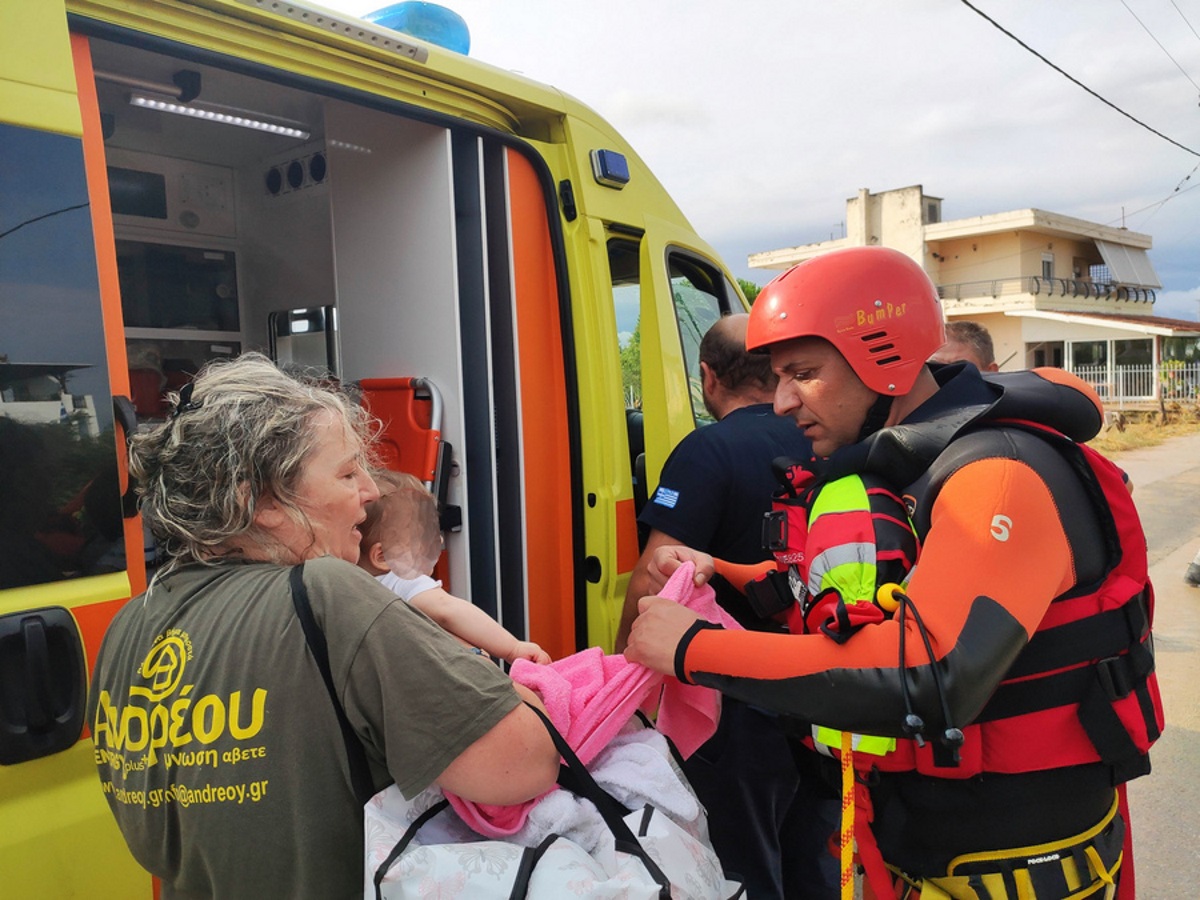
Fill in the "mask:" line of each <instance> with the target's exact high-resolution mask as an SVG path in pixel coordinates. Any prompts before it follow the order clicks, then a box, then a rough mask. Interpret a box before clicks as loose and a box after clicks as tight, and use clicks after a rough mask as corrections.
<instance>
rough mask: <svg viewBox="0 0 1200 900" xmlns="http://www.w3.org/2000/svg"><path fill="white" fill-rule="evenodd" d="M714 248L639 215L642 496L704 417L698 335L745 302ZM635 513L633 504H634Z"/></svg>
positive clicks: (651, 496) (651, 497) (651, 498)
mask: <svg viewBox="0 0 1200 900" xmlns="http://www.w3.org/2000/svg"><path fill="white" fill-rule="evenodd" d="M715 258H716V256H715V254H714V253H713V252H712V250H711V249H709V248H708V247H706V246H703V245H701V244H699V243H698V242H697V241H696V238H695V236H694V235H691V234H689V233H688V232H686V231H684V230H683V229H681V228H679V227H678V226H673V225H671V224H669V223H667V222H662V221H660V220H653V219H648V220H647V229H646V234H645V236H644V237H643V238H642V241H641V250H640V260H639V262H640V272H641V286H642V287H641V297H640V301H641V315H640V323H641V325H640V332H641V333H640V343H641V409H642V414H643V415H642V428H643V434H644V448H645V449H644V452H645V461H644V466H642V467H641V468H642V469H644V472H639V473H637V475H638V477H641V478H644V489H645V501H644V502H646V503H653V502H655V489H656V488H657V486H658V478H659V475H660V474H661V473H662V467H663V464H664V463H665V462H666V460H667V457H668V456H669V455H670V453H671V450H672V449H674V447H675V445H676V444H678V443H679V441H680V440H682V439H683V437H684V436H685V435H687V434H688V433H689V432H690V431H692V429H693V428H695V427H697V426H698V425H705V424H707V423H709V422H711V421H712V418H711V416H710V415H709V413H708V411H707V410H706V409H705V407H704V397H703V393H702V391H701V380H700V355H699V350H700V339H701V338H702V337H704V333H705V332H706V331H708V329H709V327H710V326H711V325H712V324H713V323H714V322H716V321H717V319H719V318H720V317H721V316H722V315H726V314H729V313H731V312H740V311H743V310H744V309H745V301H744V300H743V299H742V297H741V295H740V294H739V293H738V291H737V288H736V287H734V285H733V282H732V280H731V279H730V278H729V276H728V275H727V274H726V273H725V271H724V270H723V268H722V267H721V266H720V265H718V264H717V263H715V262H714V261H713V260H714V259H715ZM638 511H639V512H640V509H639V510H638Z"/></svg>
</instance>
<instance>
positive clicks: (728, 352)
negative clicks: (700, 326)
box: [700, 316, 779, 391]
mask: <svg viewBox="0 0 1200 900" xmlns="http://www.w3.org/2000/svg"><path fill="white" fill-rule="evenodd" d="M728 319H729V316H723V317H722V318H720V319H718V320H717V321H716V322H715V323H713V325H712V327H711V328H709V329H708V331H707V332H705V334H704V337H703V338H701V339H700V362H702V363H706V364H707V365H708V367H709V368H710V369H712V370H713V373H714V374H715V375H716V376H717V380H718V381H720V382H721V384H722V385H723V386H724V387H725V388H727V389H728V390H731V391H741V390H744V389H746V388H759V389H765V390H774V389H775V384H776V382H777V381H778V380H779V378H778V377H777V376H776V375H775V373H774V372H772V371H771V357H769V356H766V355H764V354H759V353H750V352H748V351H747V350H746V342H745V333H746V332H745V329H740V330H739V329H735V328H731V327H730V325H729V322H728Z"/></svg>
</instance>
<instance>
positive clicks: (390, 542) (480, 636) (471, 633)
mask: <svg viewBox="0 0 1200 900" xmlns="http://www.w3.org/2000/svg"><path fill="white" fill-rule="evenodd" d="M375 481H376V483H377V484H378V485H379V494H380V496H379V499H378V500H376V501H375V502H374V503H371V504H370V505H368V506H367V518H366V521H364V522H363V523H362V525H361V526H359V527H360V529H361V530H362V536H363V537H362V545H361V552H360V554H359V558H358V564H359V566H361V567H362V568H364V569H366V570H367V571H368V572H370V573H371V574H372V575H374V576H375V577H376V578H377V579H379V581H380V583H382V584H383V585H384V586H385V587H387V588H389V589H390V590H392V591H393V592H395V593H396V594H398V595H399V596H401V597H403V598H404V600H405V601H406V602H408V603H411V604H412V605H413V606H415V607H416V608H417V609H419V610H420V611H421V612H423V613H425V615H427V616H429V618H431V619H433V620H434V621H435V622H437V623H438V624H439V625H441V626H442V627H443V628H445V629H446V630H447V631H449V632H450V633H451V634H453V635H454V636H455V637H457V638H458V639H459V640H461V641H462V642H463V643H465V644H467V645H468V646H471V647H476V648H478V649H480V650H482V651H484V652H486V653H487V654H488V655H489V656H493V657H496V658H498V659H503V660H505V661H507V662H513V661H515V660H518V659H527V660H530V661H531V662H535V663H548V662H550V655H549V654H548V653H546V651H545V650H543V649H542V648H541V647H539V646H538V645H537V644H535V643H533V642H532V641H522V640H518V639H517V638H516V637H515V636H514V635H513V634H511V633H510V632H509V631H508V630H507V629H505V628H504V627H503V626H502V625H501V624H500V623H499V622H497V621H495V620H494V619H492V618H491V617H490V616H489V615H488V614H487V613H485V612H484V611H483V610H482V609H480V608H479V607H477V606H473V605H471V604H470V603H468V602H467V601H466V600H463V599H462V598H461V597H455V596H453V595H452V594H448V593H447V592H446V591H444V590H442V583H441V582H440V581H435V580H434V579H433V578H432V577H430V574H429V573H430V572H432V571H433V566H434V563H436V562H437V559H438V557H439V556H440V555H441V553H442V532H441V529H440V528H439V526H438V514H437V501H436V500H435V499H434V497H433V495H432V494H431V493H430V492H429V491H428V490H426V488H425V486H424V485H423V484H422V483H421V482H420V481H419V480H418V479H417V478H415V477H414V476H412V475H408V474H406V473H403V472H391V471H382V472H376V473H375Z"/></svg>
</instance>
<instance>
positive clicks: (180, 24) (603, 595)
mask: <svg viewBox="0 0 1200 900" xmlns="http://www.w3.org/2000/svg"><path fill="white" fill-rule="evenodd" d="M0 20H2V22H3V28H2V29H0V160H3V165H2V166H0V528H2V529H3V530H2V532H0V896H3V897H4V898H13V900H17V898H56V900H57V898H66V897H89V898H108V897H112V898H131V897H140V896H147V897H149V896H152V895H153V893H154V891H155V886H154V885H153V883H152V879H151V878H150V877H149V876H148V875H147V874H146V873H145V872H143V871H142V870H141V869H139V868H138V867H137V866H136V865H135V864H134V862H133V861H132V859H131V858H130V857H129V855H128V852H127V851H126V850H125V847H124V844H123V842H122V840H121V838H120V835H119V834H118V832H117V831H116V828H115V826H114V824H113V821H112V817H111V815H110V814H109V812H108V809H107V807H106V804H105V801H104V799H103V797H102V795H101V793H100V790H99V786H98V781H97V778H96V772H95V763H94V760H93V754H92V747H91V741H90V736H89V732H88V728H87V724H86V723H85V722H84V721H83V709H84V698H85V695H86V691H87V684H88V676H89V673H90V670H91V666H92V663H93V661H94V659H95V654H96V652H97V649H98V647H99V643H100V640H101V637H102V635H103V633H104V630H105V627H106V625H107V623H108V621H109V620H110V619H111V617H112V615H113V613H114V612H115V611H116V610H117V609H118V608H119V607H120V605H121V604H122V603H124V602H126V601H127V600H128V598H129V597H131V596H135V595H137V594H138V593H139V592H140V591H141V590H142V589H143V588H144V586H145V583H146V579H147V573H148V572H152V571H153V567H154V566H155V565H156V563H157V562H158V560H157V559H156V551H155V547H154V544H153V541H152V539H150V538H148V537H147V536H145V535H143V530H142V527H141V523H140V521H139V518H138V516H137V512H136V502H135V496H134V494H133V492H132V490H131V489H130V486H129V484H128V479H127V477H126V472H125V468H124V461H123V447H124V440H125V438H126V436H127V435H128V434H129V433H131V432H132V431H133V430H134V429H136V428H139V427H145V425H146V423H151V424H152V423H153V422H155V421H156V420H161V419H162V418H163V417H164V416H165V415H166V414H167V413H168V412H169V406H168V405H167V402H166V400H165V399H164V398H165V395H166V394H167V393H169V392H170V391H171V390H175V389H177V388H179V387H180V386H182V385H183V384H186V383H187V380H188V378H189V377H190V375H191V374H193V373H194V372H195V371H196V370H197V368H198V367H199V366H201V365H202V364H203V363H204V362H206V361H208V360H210V359H213V358H217V357H222V356H229V355H234V354H237V353H240V352H244V351H247V350H251V349H255V350H262V351H264V352H268V353H270V354H272V355H273V357H274V358H275V359H276V360H277V361H278V362H279V363H280V365H283V366H291V367H297V368H303V369H306V370H310V371H311V370H317V371H320V372H321V373H323V374H324V375H326V376H327V377H330V378H336V379H339V380H340V381H341V382H343V383H345V384H348V385H361V386H362V387H363V390H364V395H365V397H366V399H365V400H364V402H370V403H371V404H372V408H373V409H377V410H378V411H379V412H380V414H381V418H388V419H389V421H390V420H391V419H394V420H395V424H396V428H397V430H396V431H395V432H394V434H393V437H394V438H395V440H394V441H393V445H392V451H393V452H394V454H398V455H399V456H401V457H402V456H404V455H405V454H407V453H409V447H410V443H409V442H410V441H411V440H413V438H411V436H410V435H409V433H408V432H405V431H404V429H403V428H402V427H401V426H402V425H403V423H402V422H401V420H402V419H405V418H406V417H407V419H410V420H412V422H410V424H413V423H415V425H414V427H415V431H416V433H417V434H418V435H419V436H420V435H424V436H425V437H430V436H431V437H432V440H431V441H430V442H429V443H428V445H427V446H428V448H429V455H428V456H427V457H426V456H425V455H422V456H421V459H419V460H417V465H416V468H418V469H419V468H421V467H422V466H424V465H425V464H426V463H428V467H429V471H428V473H427V474H428V477H427V478H426V480H427V481H429V482H430V483H431V485H432V486H433V487H434V488H435V490H437V491H438V493H439V499H440V501H441V503H442V509H443V525H444V527H445V528H446V529H447V548H448V552H447V557H446V560H445V563H444V565H445V570H444V572H445V576H446V578H447V579H448V580H449V582H450V586H451V588H452V589H453V590H454V591H455V592H456V593H459V594H462V595H464V596H468V597H470V598H471V599H472V601H473V602H474V603H476V604H477V605H479V606H481V607H482V608H484V609H485V610H487V611H488V612H489V613H491V614H493V615H495V616H496V617H497V618H498V619H499V620H500V621H501V622H502V623H503V624H504V625H506V626H507V627H508V628H509V629H510V630H512V631H514V632H516V633H518V634H525V635H528V636H529V637H530V638H531V639H533V640H536V641H538V642H539V643H540V644H541V645H542V646H543V647H545V648H546V649H547V650H549V651H550V652H551V653H552V654H553V655H554V656H556V657H557V656H560V655H564V654H567V653H570V652H573V651H575V650H577V649H580V648H583V647H586V646H592V645H600V646H611V643H612V639H613V636H614V634H615V630H616V626H617V622H618V620H619V614H620V607H621V601H622V598H623V596H624V591H625V586H626V584H627V583H628V577H629V572H630V570H631V569H632V567H633V564H634V562H635V561H636V559H637V556H638V552H639V543H638V533H637V528H636V523H635V517H636V512H637V509H638V504H639V503H640V502H644V497H645V489H646V486H647V485H653V484H654V483H655V481H656V479H657V475H658V472H659V471H660V469H661V466H662V464H663V462H664V460H665V458H666V455H667V453H668V452H669V450H670V449H671V447H673V446H674V444H675V443H676V442H677V441H678V440H679V439H680V438H681V437H682V436H683V435H684V434H686V433H687V432H688V431H689V430H691V429H692V428H693V427H695V424H696V422H697V421H698V419H699V418H700V417H702V416H703V415H704V411H703V407H702V405H701V403H700V399H699V392H698V390H697V385H698V378H699V371H698V360H697V344H698V342H699V338H700V336H701V335H702V334H703V332H704V331H705V330H706V329H707V327H708V325H709V324H711V323H712V322H713V321H714V320H715V319H716V318H717V317H718V316H719V315H721V314H722V313H724V312H729V311H732V310H735V309H742V308H744V305H745V301H744V299H743V297H742V295H741V294H740V292H739V290H738V288H737V287H736V285H735V282H734V280H733V279H732V278H731V277H730V275H729V274H728V271H727V270H726V268H725V267H724V266H723V265H722V263H721V262H720V260H719V259H718V257H717V256H716V254H715V253H714V252H713V250H712V249H711V248H710V247H709V246H708V245H707V244H705V243H704V242H703V241H702V240H701V239H700V238H699V237H698V236H697V235H696V234H695V233H694V232H693V230H692V228H691V227H690V226H689V224H688V222H687V220H686V219H685V217H684V216H683V214H682V213H681V212H680V210H679V209H678V208H677V206H676V205H675V203H674V202H673V201H672V200H671V198H670V197H669V196H668V195H667V193H666V192H665V191H664V190H663V188H662V186H661V185H660V184H659V182H658V181H657V180H656V179H655V177H654V176H653V175H652V174H651V173H650V171H649V170H648V169H647V168H646V167H645V165H644V164H643V163H642V161H641V160H640V159H639V158H638V156H637V154H636V153H635V152H634V151H633V149H632V148H631V147H630V146H629V145H628V144H627V143H626V142H625V141H624V140H623V139H622V138H621V136H620V135H619V134H617V133H616V131H614V130H613V129H612V127H611V126H609V125H608V124H607V123H606V122H605V121H604V120H603V119H601V118H600V117H599V116H598V115H596V114H595V113H594V112H593V111H592V110H590V109H589V108H588V107H586V106H584V105H583V104H581V103H579V102H578V101H576V100H574V99H573V98H571V97H568V96H565V95H564V94H562V93H561V92H560V91H557V90H555V89H554V88H552V87H548V86H546V85H542V84H538V83H535V82H533V81H530V80H528V79H525V78H522V77H520V76H518V75H515V74H513V73H511V72H507V71H502V70H499V69H496V68H493V67H491V66H488V65H485V64H484V63H482V62H478V61H476V60H474V59H472V58H470V57H469V56H464V55H462V54H460V53H456V52H453V51H451V50H448V49H446V48H444V47H441V46H437V45H435V44H432V43H428V42H426V41H424V40H421V39H418V38H415V37H412V36H410V35H408V34H404V33H400V32H398V31H394V30H390V29H389V28H386V27H383V25H382V24H377V23H376V24H373V23H369V22H366V21H362V20H358V19H354V18H348V17H345V16H342V15H339V14H336V13H332V12H330V11H327V10H323V9H321V8H319V7H317V6H312V5H309V4H307V3H305V2H280V0H65V3H64V2H63V0H6V2H5V3H4V10H3V16H2V17H0ZM418 439H421V440H424V438H418ZM424 452H425V451H424V450H422V451H421V453H422V454H424Z"/></svg>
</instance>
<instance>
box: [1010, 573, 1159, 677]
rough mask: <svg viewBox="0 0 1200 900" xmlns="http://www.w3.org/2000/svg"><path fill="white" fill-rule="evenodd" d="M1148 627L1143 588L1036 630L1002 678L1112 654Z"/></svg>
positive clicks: (1136, 640)
mask: <svg viewBox="0 0 1200 900" xmlns="http://www.w3.org/2000/svg"><path fill="white" fill-rule="evenodd" d="M1149 628H1150V617H1149V613H1148V610H1147V592H1146V589H1145V588H1143V589H1142V591H1141V592H1139V593H1138V594H1137V595H1136V596H1134V597H1131V598H1130V599H1129V600H1128V601H1127V602H1125V603H1123V604H1121V605H1120V606H1119V607H1117V608H1116V609H1110V610H1107V611H1105V612H1102V613H1097V614H1095V615H1090V616H1087V617H1086V618H1083V619H1078V620H1077V621H1074V622H1068V623H1066V624H1064V625H1058V626H1056V627H1054V628H1047V629H1046V630H1045V631H1038V632H1036V633H1035V634H1034V635H1033V637H1032V638H1031V639H1030V641H1029V643H1028V644H1027V645H1026V647H1025V649H1023V650H1022V651H1021V653H1020V655H1019V656H1018V657H1017V658H1016V660H1015V661H1014V662H1013V664H1012V667H1011V668H1010V669H1009V670H1008V671H1007V672H1006V673H1005V674H1004V677H1005V679H1013V678H1024V677H1026V676H1028V675H1037V674H1040V673H1042V672H1053V671H1054V670H1055V669H1065V668H1067V667H1069V666H1077V665H1079V664H1080V663H1084V662H1087V661H1089V660H1093V659H1104V658H1105V657H1108V656H1116V655H1117V654H1118V653H1122V652H1124V651H1125V650H1127V649H1128V648H1130V647H1132V646H1133V645H1135V644H1139V643H1141V641H1142V638H1144V637H1145V636H1146V632H1147V631H1148V630H1149Z"/></svg>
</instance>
